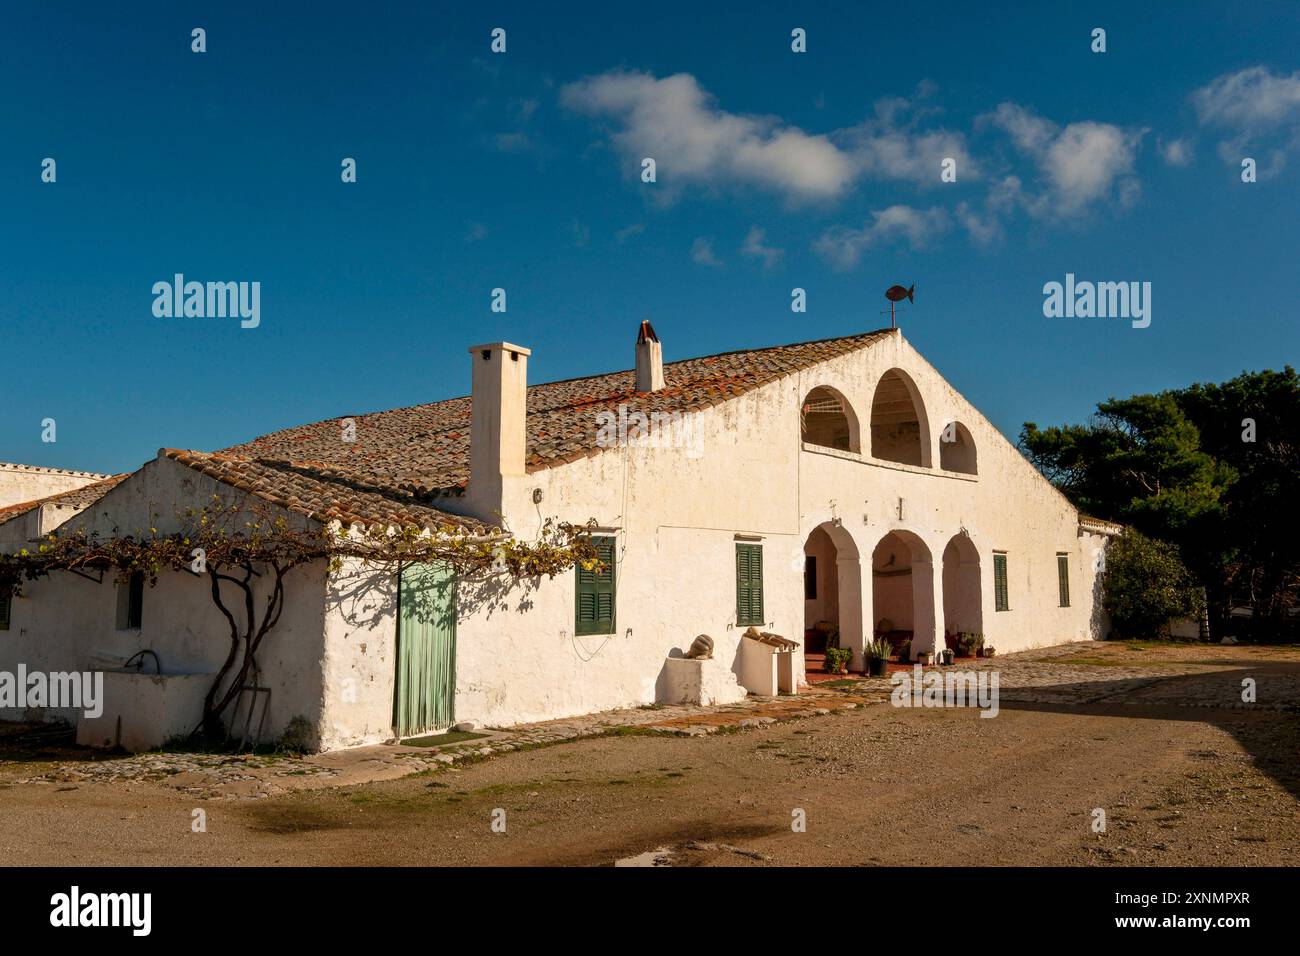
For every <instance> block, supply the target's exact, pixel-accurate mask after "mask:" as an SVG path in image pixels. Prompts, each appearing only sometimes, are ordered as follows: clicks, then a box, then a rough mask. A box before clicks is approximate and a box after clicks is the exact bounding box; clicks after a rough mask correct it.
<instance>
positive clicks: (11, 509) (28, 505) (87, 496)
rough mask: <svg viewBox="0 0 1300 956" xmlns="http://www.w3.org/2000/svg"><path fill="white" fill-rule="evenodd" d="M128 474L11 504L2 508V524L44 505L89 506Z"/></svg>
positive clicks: (0, 521) (0, 512)
mask: <svg viewBox="0 0 1300 956" xmlns="http://www.w3.org/2000/svg"><path fill="white" fill-rule="evenodd" d="M127 476H128V473H123V474H120V475H113V476H112V477H111V478H105V479H104V480H103V481H93V482H91V483H90V484H88V485H82V486H81V487H80V488H73V489H72V490H71V491H61V492H59V493H58V494H57V495H47V496H45V497H44V498H37V499H35V500H34V501H21V502H19V503H18V504H15V505H9V506H8V507H7V508H0V524H4V523H5V522H6V521H12V520H13V519H14V518H17V517H19V516H20V515H25V514H27V512H29V511H35V510H36V509H37V508H39V507H41V506H42V505H60V506H62V507H65V508H85V507H88V506H90V505H93V504H94V503H95V502H96V501H98V500H99V499H100V498H102V497H104V495H106V494H107V493H108V492H109V491H111V490H112V489H113V488H115V487H116V486H117V485H118V483H119V482H121V481H123V480H124V479H125V478H126V477H127Z"/></svg>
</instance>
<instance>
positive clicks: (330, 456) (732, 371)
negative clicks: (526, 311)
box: [165, 329, 891, 526]
mask: <svg viewBox="0 0 1300 956" xmlns="http://www.w3.org/2000/svg"><path fill="white" fill-rule="evenodd" d="M890 334H891V332H890V330H888V329H882V330H879V331H876V332H866V333H862V334H860V335H851V336H845V337H843V338H835V339H822V340H820V341H815V342H801V343H798V344H795V345H782V346H776V347H773V348H763V349H748V350H744V351H737V352H724V353H722V354H720V355H709V356H705V357H703V358H693V359H686V360H685V361H681V362H671V363H667V364H665V365H664V380H665V388H663V389H661V390H659V391H657V392H649V393H639V392H637V391H636V390H635V385H636V372H635V370H631V369H629V370H627V371H622V372H610V373H608V374H605V375H593V376H589V377H586V378H574V379H567V380H565V381H560V382H547V383H545V384H541V385H533V386H531V387H530V388H529V389H528V424H527V436H528V450H527V468H528V470H529V471H530V472H535V471H540V470H542V469H545V468H550V467H552V466H555V465H559V464H563V463H565V462H570V461H576V460H578V459H580V458H583V457H586V456H588V455H593V454H596V453H598V452H600V451H602V450H603V449H602V448H601V447H600V446H598V445H597V444H596V432H597V427H598V426H597V422H596V416H597V414H598V413H600V412H602V411H614V412H617V410H618V407H619V405H620V404H626V406H627V408H628V411H629V412H633V411H641V412H645V413H647V414H649V413H652V412H656V411H659V412H690V411H695V410H698V409H702V408H707V407H709V406H712V405H719V404H721V403H722V402H725V401H728V400H730V399H733V398H736V397H738V396H740V395H744V394H745V393H746V392H749V391H752V390H753V389H755V388H758V387H760V386H762V385H766V384H768V383H770V382H774V381H776V380H777V379H779V378H782V377H784V376H786V375H790V374H792V373H794V372H798V371H800V370H801V369H805V368H809V367H810V366H813V365H816V364H818V363H820V362H824V361H827V360H828V359H833V358H837V357H839V356H841V355H846V354H848V353H850V352H854V351H857V350H858V349H864V348H868V347H870V346H872V345H874V344H875V343H877V342H880V341H883V340H884V339H886V338H888V337H889V335H890ZM346 417H349V416H341V417H339V418H332V419H328V420H326V421H323V422H315V423H313V424H310V425H301V426H299V427H296V428H287V429H284V430H283V431H278V432H273V433H271V434H269V435H264V436H262V437H261V438H255V439H253V440H252V441H249V442H245V443H244V444H241V445H233V446H231V447H230V448H225V449H223V450H221V451H220V452H215V453H203V452H194V451H186V452H180V451H172V450H166V452H165V453H166V454H167V456H168V457H169V458H175V459H176V460H177V461H182V462H184V463H185V464H187V465H189V466H190V467H193V468H197V469H198V470H200V471H203V472H205V473H206V474H209V475H211V476H212V477H214V478H217V479H219V480H221V481H224V482H227V483H229V484H233V485H235V487H247V489H248V490H250V491H253V492H254V493H256V494H258V495H259V496H260V497H262V498H264V499H266V500H268V501H273V502H276V503H279V504H286V505H287V506H288V507H290V508H291V509H292V510H294V511H295V512H298V513H301V514H307V515H309V516H310V517H313V518H317V519H318V520H319V518H320V517H321V516H322V515H324V516H326V517H346V518H349V519H350V520H361V521H374V520H377V519H381V518H382V519H388V518H392V519H401V518H403V517H405V518H406V519H415V520H419V521H421V522H422V523H423V522H426V521H427V522H433V521H441V522H444V523H446V522H453V523H457V524H461V525H466V526H469V525H471V523H472V519H466V518H461V517H458V516H456V517H453V516H451V515H448V514H446V513H445V512H442V511H439V510H438V509H437V507H436V502H437V500H438V498H439V497H440V496H443V495H448V494H459V493H460V492H462V491H463V490H464V488H465V485H466V483H467V481H468V480H469V434H470V399H469V398H468V397H463V398H453V399H448V400H446V401H442V402H434V403H432V404H429V405H414V406H411V407H408V408H397V409H393V410H392V411H386V412H375V413H373V414H369V415H355V416H350V417H351V418H352V420H353V421H354V422H355V425H356V440H355V441H352V442H344V441H343V440H342V436H343V423H344V421H345V418H346Z"/></svg>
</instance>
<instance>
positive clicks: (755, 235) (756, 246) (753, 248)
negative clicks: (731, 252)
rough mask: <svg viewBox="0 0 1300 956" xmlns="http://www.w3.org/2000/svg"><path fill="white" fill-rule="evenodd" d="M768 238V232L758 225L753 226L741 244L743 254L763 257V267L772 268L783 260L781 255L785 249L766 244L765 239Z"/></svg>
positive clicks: (757, 257) (758, 257)
mask: <svg viewBox="0 0 1300 956" xmlns="http://www.w3.org/2000/svg"><path fill="white" fill-rule="evenodd" d="M766 238H767V233H766V232H764V231H763V230H762V229H760V228H758V226H751V227H750V230H749V234H748V235H747V236H745V241H744V242H743V243H741V245H740V251H741V253H742V254H743V255H747V256H753V257H754V258H756V259H762V260H763V268H764V269H771V268H773V267H774V266H775V265H776V264H777V263H778V262H780V261H781V256H782V255H784V253H785V250H784V249H776V248H773V247H772V246H768V245H764V243H763V240H764V239H766Z"/></svg>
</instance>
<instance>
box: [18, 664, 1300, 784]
mask: <svg viewBox="0 0 1300 956" xmlns="http://www.w3.org/2000/svg"><path fill="white" fill-rule="evenodd" d="M1245 650H1246V649H1237V648H1234V649H1233V653H1231V654H1229V653H1225V654H1223V655H1221V656H1222V657H1224V658H1229V659H1215V655H1214V654H1213V653H1212V651H1213V648H1205V647H1202V648H1200V649H1199V653H1198V654H1197V655H1191V656H1190V659H1188V660H1177V659H1175V660H1169V659H1167V657H1168V655H1163V654H1162V655H1161V656H1158V657H1152V659H1151V660H1149V661H1144V660H1141V657H1142V655H1141V654H1138V653H1133V651H1132V649H1130V648H1127V646H1126V645H1122V644H1120V645H1113V644H1095V643H1078V644H1067V645H1062V646H1057V647H1051V648H1042V649H1037V650H1032V651H1023V652H1020V653H1017V654H1008V655H1005V656H999V657H993V658H981V659H974V658H970V659H960V660H958V661H957V662H956V663H957V665H958V666H957V668H956V669H959V670H962V669H964V670H975V671H995V672H997V674H998V680H999V685H1000V687H999V690H1000V700H1001V703H1002V704H1003V705H1006V704H1008V703H1011V704H1014V703H1016V702H1023V703H1044V704H1057V705H1085V704H1106V705H1111V704H1125V705H1134V706H1140V705H1148V706H1178V707H1217V708H1223V707H1253V708H1261V709H1285V708H1293V707H1295V706H1296V704H1297V701H1300V668H1297V667H1296V666H1295V665H1296V663H1300V656H1297V655H1290V657H1291V658H1293V660H1291V662H1290V663H1287V662H1286V659H1284V661H1283V662H1282V663H1279V662H1278V660H1277V658H1276V653H1274V654H1272V655H1270V656H1269V658H1268V659H1261V660H1260V661H1259V663H1258V664H1253V663H1252V661H1251V659H1250V656H1249V655H1248V654H1245V653H1244V651H1245ZM1207 652H1209V653H1207ZM1148 656H1150V655H1148ZM1174 656H1175V657H1177V655H1174ZM1130 659H1131V662H1130ZM944 670H947V669H946V668H945V669H944ZM1245 676H1250V677H1252V678H1253V679H1256V680H1257V683H1258V687H1259V695H1260V696H1259V698H1258V700H1257V702H1256V703H1253V704H1246V703H1243V702H1242V700H1241V681H1242V678H1243V677H1245ZM837 683H838V682H837ZM889 692H890V682H889V679H887V678H869V679H855V680H853V681H852V682H844V684H843V686H838V687H831V686H828V685H827V684H824V683H823V684H819V685H817V686H816V687H809V688H804V689H801V690H800V692H799V694H798V695H797V696H794V697H776V698H773V697H754V696H751V697H749V698H747V699H746V700H744V701H741V702H740V703H737V704H731V705H727V706H720V707H699V706H688V705H681V706H653V707H641V708H634V709H628V710H614V711H606V712H603V713H598V714H590V715H587V716H583V717H574V718H569V719H565V720H553V721H546V722H544V723H536V724H524V725H520V726H518V727H511V728H506V729H499V730H498V729H491V730H485V731H483V733H485V734H486V736H485V737H483V738H480V739H477V740H474V741H472V742H471V741H467V742H462V743H456V744H448V745H443V746H440V747H410V746H399V745H393V744H384V745H376V746H369V747H358V748H354V749H351V750H345V751H337V752H334V753H328V754H315V755H310V756H304V757H294V756H282V755H229V754H190V753H171V752H167V753H157V752H155V753H146V754H137V755H134V756H127V757H121V758H109V759H98V760H93V761H81V762H67V763H61V764H58V765H56V766H54V767H53V769H49V770H46V771H45V772H43V773H40V774H38V775H34V776H30V777H25V778H19V779H11V780H10V781H8V782H10V783H14V784H36V785H42V784H44V785H52V784H68V783H80V782H87V783H107V784H118V785H123V784H126V785H133V784H154V783H160V784H162V785H165V786H169V787H174V788H176V789H178V790H181V791H182V792H185V793H191V794H194V795H195V796H197V797H201V798H205V799H212V798H233V799H239V798H254V797H265V796H271V795H275V794H280V793H284V792H286V791H290V790H299V789H307V788H313V787H322V786H325V787H330V786H345V785H349V784H357V783H366V782H370V781H375V780H384V779H393V778H396V777H402V776H406V775H408V774H411V773H418V772H421V771H425V770H432V769H435V768H440V767H446V766H450V765H454V764H456V763H460V762H464V761H469V760H479V759H485V758H488V757H491V756H493V755H494V754H503V753H510V752H511V751H515V750H519V749H521V748H529V747H538V746H548V745H551V744H557V743H562V742H565V741H571V740H577V739H579V738H584V737H597V736H611V735H633V734H671V735H680V736H703V735H706V734H712V733H719V732H735V731H742V730H745V729H747V728H752V727H757V726H761V725H764V724H771V723H775V722H777V721H783V720H796V719H801V718H809V717H817V716H822V715H826V714H829V713H832V712H833V711H836V710H843V709H851V708H856V707H862V706H869V705H872V704H879V703H885V702H887V701H888V700H889Z"/></svg>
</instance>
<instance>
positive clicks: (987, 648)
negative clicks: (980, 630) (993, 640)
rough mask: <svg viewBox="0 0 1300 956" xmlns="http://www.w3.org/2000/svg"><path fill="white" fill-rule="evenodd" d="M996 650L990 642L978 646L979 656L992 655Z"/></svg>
mask: <svg viewBox="0 0 1300 956" xmlns="http://www.w3.org/2000/svg"><path fill="white" fill-rule="evenodd" d="M997 652H998V649H997V648H996V647H994V646H993V645H992V644H986V645H984V646H983V647H981V648H980V657H992V656H993V655H994V654H996V653H997Z"/></svg>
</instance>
